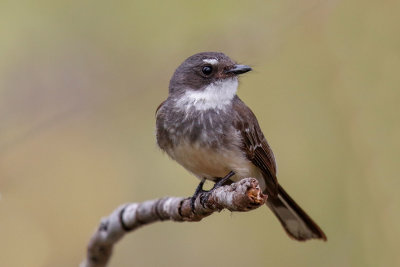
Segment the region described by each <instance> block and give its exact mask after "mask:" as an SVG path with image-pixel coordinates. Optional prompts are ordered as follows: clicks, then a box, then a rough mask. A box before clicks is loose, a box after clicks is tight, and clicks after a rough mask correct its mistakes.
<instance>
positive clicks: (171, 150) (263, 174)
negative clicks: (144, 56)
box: [156, 52, 326, 241]
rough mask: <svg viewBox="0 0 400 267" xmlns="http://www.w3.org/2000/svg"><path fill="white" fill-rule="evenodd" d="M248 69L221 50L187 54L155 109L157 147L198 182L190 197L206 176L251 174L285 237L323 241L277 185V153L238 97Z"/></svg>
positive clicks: (220, 179) (221, 178) (219, 179)
mask: <svg viewBox="0 0 400 267" xmlns="http://www.w3.org/2000/svg"><path fill="white" fill-rule="evenodd" d="M251 70H252V69H251V68H250V67H249V66H246V65H239V64H236V62H234V61H233V60H232V59H230V58H229V57H228V56H226V55H225V54H223V53H219V52H203V53H198V54H195V55H193V56H191V57H189V58H187V59H186V60H185V61H184V62H183V63H182V64H181V65H180V66H179V67H178V68H177V69H176V70H175V73H174V74H173V76H172V78H171V80H170V83H169V95H168V98H167V99H166V100H165V101H164V102H162V103H161V104H160V106H159V107H158V108H157V111H156V132H157V143H158V146H159V147H160V148H161V150H163V151H165V152H166V153H167V154H168V155H169V156H170V157H171V158H172V159H173V160H175V161H177V162H178V163H179V164H180V165H182V166H183V167H184V168H185V169H187V170H188V171H189V172H191V173H193V174H194V175H195V176H196V177H198V178H199V179H200V180H201V182H200V184H199V186H198V187H197V189H196V192H195V195H194V196H193V199H194V198H195V197H196V196H197V195H198V193H199V192H202V191H203V184H204V181H205V180H211V181H214V182H216V185H217V186H219V185H221V184H224V183H226V182H234V181H239V180H240V179H243V178H245V177H254V178H256V179H257V180H258V182H259V184H260V187H261V189H262V190H263V192H264V193H266V194H268V200H267V206H268V207H269V208H270V209H271V210H272V212H273V213H274V214H275V215H276V217H277V218H278V219H279V221H280V223H281V224H282V226H283V228H284V229H285V231H286V233H287V234H288V235H289V237H291V238H293V239H295V240H299V241H305V240H308V239H322V240H325V241H326V236H325V234H324V232H323V231H322V230H321V229H320V227H319V226H318V225H317V224H316V223H315V222H314V221H313V220H312V219H311V218H310V217H309V216H308V215H307V214H306V213H305V212H304V211H303V209H301V208H300V206H299V205H297V204H296V202H295V201H294V200H293V199H292V198H291V197H290V196H289V194H288V193H286V191H285V190H284V189H283V188H282V186H281V185H280V184H279V183H278V181H277V178H276V163H275V157H274V154H273V152H272V150H271V148H270V146H269V144H268V142H267V140H266V139H265V137H264V134H263V133H262V131H261V129H260V126H259V124H258V121H257V118H256V117H255V115H254V113H253V112H252V111H251V110H250V108H249V107H247V106H246V104H245V103H244V102H243V101H242V100H240V98H239V97H238V96H237V95H236V92H237V88H238V76H239V75H240V74H243V73H246V72H248V71H251ZM214 187H215V186H214Z"/></svg>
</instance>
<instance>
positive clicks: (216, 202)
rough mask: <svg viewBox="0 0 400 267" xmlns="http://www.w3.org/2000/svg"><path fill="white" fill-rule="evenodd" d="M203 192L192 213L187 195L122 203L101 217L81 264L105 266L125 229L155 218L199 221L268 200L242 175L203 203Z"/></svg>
mask: <svg viewBox="0 0 400 267" xmlns="http://www.w3.org/2000/svg"><path fill="white" fill-rule="evenodd" d="M204 196H205V193H201V194H199V196H197V198H196V201H195V208H194V212H193V211H192V209H191V207H190V202H191V201H190V198H181V197H164V198H159V199H155V200H149V201H145V202H142V203H131V204H124V205H122V206H120V207H118V208H117V209H116V210H114V211H113V212H112V213H111V214H110V215H109V216H108V217H106V218H103V219H102V220H101V223H100V226H99V228H98V229H97V230H96V232H95V233H94V234H93V236H92V238H91V239H90V241H89V245H88V248H87V257H86V259H85V260H84V261H83V262H82V263H81V264H80V267H104V266H106V265H107V262H108V260H109V259H110V257H111V253H112V249H113V245H114V244H115V243H116V242H118V240H120V239H121V238H122V237H123V236H124V235H125V234H126V233H127V232H130V231H133V230H136V229H137V228H139V227H140V226H143V225H146V224H150V223H152V222H156V221H165V220H171V221H176V222H183V221H186V222H198V221H200V220H201V219H203V218H204V217H207V216H209V215H211V214H212V213H213V212H215V211H218V212H220V211H221V210H223V209H228V210H230V211H249V210H253V209H256V208H258V207H259V206H261V205H262V204H264V203H265V201H266V200H267V196H266V195H264V194H263V193H262V192H261V190H260V187H259V185H258V182H257V180H256V179H254V178H245V179H242V180H241V181H239V182H236V183H233V184H231V185H226V186H222V187H219V188H217V189H215V190H213V191H212V192H211V193H210V194H209V195H208V198H206V199H205V201H204V203H203V205H202V204H201V201H200V199H202V198H203V199H204Z"/></svg>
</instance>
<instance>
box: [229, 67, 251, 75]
mask: <svg viewBox="0 0 400 267" xmlns="http://www.w3.org/2000/svg"><path fill="white" fill-rule="evenodd" d="M248 71H251V68H250V67H249V66H246V65H234V66H233V68H230V69H228V70H226V71H225V74H243V73H246V72H248Z"/></svg>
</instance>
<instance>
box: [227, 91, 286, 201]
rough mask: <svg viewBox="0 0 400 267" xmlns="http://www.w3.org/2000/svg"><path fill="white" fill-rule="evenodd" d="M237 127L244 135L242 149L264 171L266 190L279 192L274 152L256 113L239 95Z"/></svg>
mask: <svg viewBox="0 0 400 267" xmlns="http://www.w3.org/2000/svg"><path fill="white" fill-rule="evenodd" d="M234 110H235V119H234V121H235V128H236V129H237V130H238V131H239V133H240V135H241V137H242V144H241V145H242V150H243V151H244V153H245V155H246V157H247V158H248V159H249V160H250V161H251V162H252V163H253V164H254V165H256V166H257V167H258V168H259V169H260V170H261V172H262V174H263V177H264V179H265V183H266V187H267V188H266V191H267V192H268V194H269V195H271V196H276V195H277V193H278V181H277V178H276V163H275V157H274V154H273V152H272V150H271V148H270V146H269V145H268V142H267V140H266V139H265V137H264V135H263V133H262V131H261V128H260V126H259V125H258V121H257V118H256V116H255V115H254V113H253V112H252V111H251V110H250V108H249V107H247V106H246V104H244V103H243V101H241V100H240V99H239V98H238V97H235V99H234Z"/></svg>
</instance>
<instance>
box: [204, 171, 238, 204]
mask: <svg viewBox="0 0 400 267" xmlns="http://www.w3.org/2000/svg"><path fill="white" fill-rule="evenodd" d="M233 175H235V172H233V171H230V172H229V173H228V174H227V175H226V176H225V177H224V178H222V179H219V180H218V181H217V182H216V183H215V184H214V186H213V188H211V189H210V190H209V191H206V192H205V193H204V194H203V195H202V196H201V197H200V203H201V205H202V206H203V207H204V203H206V202H207V200H208V198H209V196H210V194H211V192H212V191H214V190H215V189H217V188H218V187H221V186H223V185H225V184H226V183H228V182H229V181H230V180H229V179H230V178H231V177H232V176H233ZM196 191H197V190H196Z"/></svg>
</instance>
